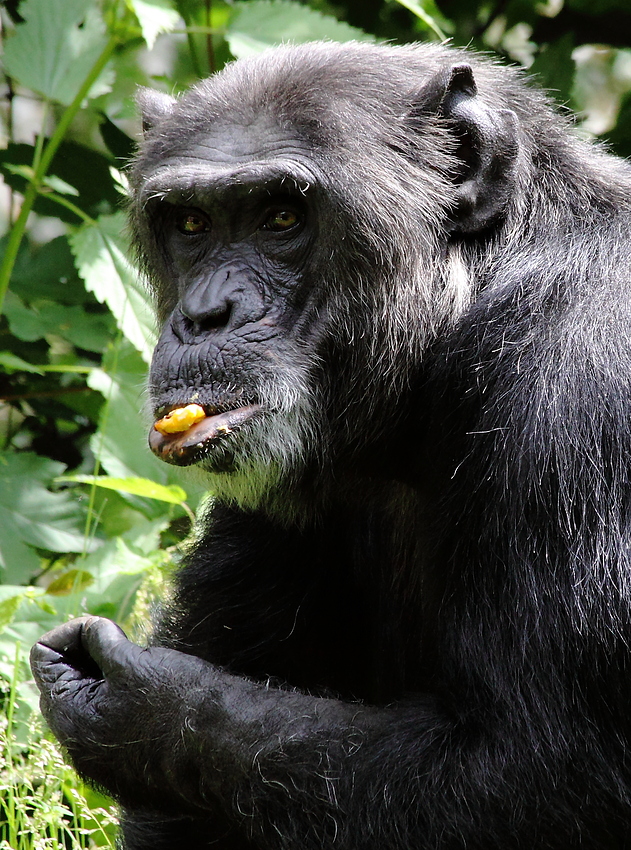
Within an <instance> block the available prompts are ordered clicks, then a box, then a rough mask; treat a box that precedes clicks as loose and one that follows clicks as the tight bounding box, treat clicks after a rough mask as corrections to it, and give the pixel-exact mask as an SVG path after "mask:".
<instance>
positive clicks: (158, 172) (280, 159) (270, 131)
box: [136, 116, 317, 202]
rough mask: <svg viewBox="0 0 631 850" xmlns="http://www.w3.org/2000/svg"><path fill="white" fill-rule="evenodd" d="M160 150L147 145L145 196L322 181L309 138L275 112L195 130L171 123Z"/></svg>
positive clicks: (140, 185)
mask: <svg viewBox="0 0 631 850" xmlns="http://www.w3.org/2000/svg"><path fill="white" fill-rule="evenodd" d="M158 147H159V152H158V151H156V152H155V155H152V150H151V147H150V146H148V148H147V149H145V153H144V156H143V159H144V162H143V163H139V165H140V170H141V172H142V179H140V180H137V181H136V185H137V189H138V193H139V195H140V198H139V200H141V202H142V201H146V200H149V199H156V198H163V199H170V200H173V201H176V202H177V201H179V202H185V201H186V199H187V198H188V197H192V196H195V197H197V198H201V197H203V196H204V195H205V194H206V193H209V194H212V195H213V196H214V197H217V196H218V195H222V194H226V193H231V194H235V192H237V193H238V192H241V193H243V194H247V193H248V192H250V191H253V190H254V189H266V190H267V191H269V192H270V193H272V192H278V191H290V192H296V191H297V192H300V193H306V192H307V191H308V190H309V188H311V187H312V186H313V185H314V184H315V182H316V181H317V174H316V172H317V166H316V164H315V162H314V161H313V156H312V154H313V152H312V151H311V150H310V149H309V145H308V144H307V142H306V141H304V140H301V139H300V138H298V137H297V136H296V134H295V133H294V132H293V131H292V130H290V129H288V128H283V127H281V126H280V124H279V123H278V122H277V121H274V120H273V119H272V118H270V117H269V116H258V117H257V118H256V119H255V120H253V121H251V122H248V123H245V122H239V121H236V122H235V121H223V120H221V119H220V120H217V121H215V122H213V123H212V124H206V125H203V126H200V127H199V128H197V130H196V131H195V132H191V131H190V128H189V132H187V133H186V134H181V135H180V134H178V133H177V132H173V129H172V128H171V127H170V128H169V132H166V133H163V134H162V135H161V136H160V138H159V144H158Z"/></svg>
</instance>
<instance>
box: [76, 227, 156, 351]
mask: <svg viewBox="0 0 631 850" xmlns="http://www.w3.org/2000/svg"><path fill="white" fill-rule="evenodd" d="M124 233H125V218H124V216H123V215H122V213H117V214H115V215H111V216H102V217H101V218H100V219H99V220H98V221H97V222H96V223H95V224H94V225H92V224H84V225H83V226H82V227H80V228H79V229H78V231H77V232H76V233H75V234H73V235H72V236H71V237H70V245H71V248H72V251H73V253H74V255H75V260H76V264H77V268H78V270H79V274H80V275H81V277H82V278H83V280H84V281H85V285H86V288H87V289H88V290H89V291H90V292H93V293H94V295H95V296H96V298H97V299H98V300H99V301H101V302H104V303H106V304H107V306H108V307H109V308H110V310H111V311H112V314H113V315H114V318H115V319H116V322H117V324H118V327H119V328H120V329H121V331H122V332H123V333H124V334H125V336H126V337H127V339H128V340H129V341H130V342H131V343H132V344H133V345H134V347H135V348H136V349H137V350H138V351H139V352H140V354H141V355H142V357H143V359H144V360H145V362H147V363H148V362H150V360H151V352H152V351H153V348H154V346H155V343H156V339H157V337H156V324H155V317H154V314H153V310H152V306H151V300H150V298H149V294H148V292H147V289H146V287H145V286H144V285H143V283H142V282H141V280H140V277H139V275H138V273H137V271H136V269H135V268H134V267H133V266H132V264H131V263H130V262H129V260H128V259H127V253H128V246H127V243H126V240H125V238H124Z"/></svg>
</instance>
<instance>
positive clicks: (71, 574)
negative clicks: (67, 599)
mask: <svg viewBox="0 0 631 850" xmlns="http://www.w3.org/2000/svg"><path fill="white" fill-rule="evenodd" d="M93 581H94V576H93V575H92V573H89V572H87V570H75V569H73V570H66V572H65V573H62V574H61V575H59V576H57V578H56V579H54V581H52V582H51V583H50V584H49V585H48V587H47V588H46V592H47V593H50V594H51V596H68V594H70V593H77V592H78V591H81V590H85V589H86V587H89V586H90V585H91V584H92V583H93Z"/></svg>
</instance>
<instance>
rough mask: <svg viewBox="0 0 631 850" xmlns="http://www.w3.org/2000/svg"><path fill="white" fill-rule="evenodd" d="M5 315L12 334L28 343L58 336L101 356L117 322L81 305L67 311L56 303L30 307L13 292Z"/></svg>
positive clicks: (5, 305)
mask: <svg viewBox="0 0 631 850" xmlns="http://www.w3.org/2000/svg"><path fill="white" fill-rule="evenodd" d="M4 313H5V315H6V317H7V319H8V320H9V326H10V328H11V333H12V334H13V335H14V336H16V337H17V338H18V339H21V340H24V341H25V342H35V341H36V340H38V339H43V338H45V337H46V336H48V335H49V334H56V335H57V336H60V337H62V339H67V340H69V341H70V342H71V343H72V344H73V345H76V346H77V347H78V348H83V349H85V350H86V351H98V352H100V351H103V349H104V348H105V347H106V346H107V344H108V342H109V341H110V340H111V338H112V332H113V330H114V322H113V321H112V318H111V316H110V315H109V314H107V313H88V312H86V311H85V310H84V309H83V307H80V306H79V305H74V306H72V307H68V306H66V305H64V304H55V303H54V302H53V301H40V302H39V303H38V304H36V305H33V306H32V307H27V306H26V305H25V304H24V303H23V302H22V301H21V300H20V298H18V296H17V295H15V293H13V292H11V291H9V292H8V293H7V296H6V299H5V302H4ZM31 371H33V369H31ZM75 371H76V370H75ZM83 371H85V370H83Z"/></svg>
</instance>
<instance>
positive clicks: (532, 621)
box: [33, 44, 631, 850]
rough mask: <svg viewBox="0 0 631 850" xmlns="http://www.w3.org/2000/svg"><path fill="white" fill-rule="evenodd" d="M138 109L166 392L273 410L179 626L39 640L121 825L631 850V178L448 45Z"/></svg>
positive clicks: (276, 842)
mask: <svg viewBox="0 0 631 850" xmlns="http://www.w3.org/2000/svg"><path fill="white" fill-rule="evenodd" d="M141 104H142V106H143V113H144V124H145V127H146V128H147V136H146V140H145V142H144V144H143V145H142V147H141V150H140V152H139V155H138V159H137V162H136V164H135V166H134V169H133V172H132V175H131V182H132V187H133V199H132V203H131V220H132V225H133V228H134V232H135V234H136V242H137V245H138V250H139V254H140V256H141V258H142V260H143V262H144V264H145V266H146V269H147V272H148V275H149V277H150V279H151V281H152V285H153V286H154V288H155V292H156V297H157V303H158V305H159V309H160V313H161V316H162V319H163V321H164V331H163V335H162V338H161V340H160V342H159V344H158V347H157V350H156V356H155V359H154V366H153V369H152V375H151V380H150V389H151V393H152V399H153V407H154V412H155V415H156V417H157V416H161V415H162V414H163V413H164V411H165V410H168V409H169V408H171V407H174V406H176V405H181V404H186V403H188V402H192V401H197V402H198V403H200V404H201V405H203V406H204V408H205V410H206V412H207V413H209V414H211V415H216V416H219V414H221V413H222V412H223V411H231V412H232V411H235V410H245V411H246V413H245V414H243V418H242V420H240V421H239V424H238V425H235V426H234V427H232V426H231V427H230V428H228V429H227V432H226V433H223V432H222V434H221V435H216V436H214V437H213V438H212V439H210V440H207V441H206V442H205V443H203V445H200V446H195V447H194V448H193V449H191V450H188V449H187V450H186V451H185V452H183V453H182V454H181V455H179V454H176V453H175V452H174V451H173V450H172V448H171V446H172V444H171V443H169V442H168V441H166V443H165V445H166V448H165V445H163V444H162V443H161V444H160V447H159V448H158V449H156V450H159V451H164V454H165V456H166V459H168V460H170V461H172V462H182V463H188V462H195V463H200V464H201V465H202V466H203V467H204V468H205V469H206V471H207V472H208V474H209V476H210V481H211V486H212V488H213V489H214V491H215V492H216V493H217V500H216V503H215V506H214V507H213V509H212V511H211V512H210V514H209V516H208V517H207V518H206V519H205V520H204V522H203V523H202V527H201V530H200V535H199V539H198V542H197V543H196V545H195V547H194V548H193V550H192V551H191V552H190V554H189V556H188V558H187V561H186V564H185V566H184V568H183V569H182V571H181V572H180V574H179V576H178V578H177V583H176V589H175V595H174V599H173V602H172V604H171V605H170V607H169V609H168V610H167V611H166V612H165V614H164V617H163V620H162V623H161V625H160V626H159V628H158V630H157V633H156V638H155V645H153V646H151V647H150V648H148V649H145V650H141V649H140V648H138V647H136V646H135V645H134V644H132V643H130V642H129V641H127V640H126V639H125V638H124V637H123V636H122V635H121V634H120V632H118V631H117V630H116V629H115V627H114V626H113V625H111V624H109V623H108V622H107V621H103V620H98V619H88V620H85V619H84V620H80V621H75V622H73V623H70V624H66V625H65V626H62V627H60V629H59V630H57V631H55V632H52V633H49V635H47V636H44V638H42V641H41V642H40V643H39V644H37V646H36V647H35V648H34V650H33V667H34V672H35V675H36V677H37V678H38V681H39V685H40V688H41V690H42V695H43V696H42V708H43V710H44V713H45V715H46V716H47V718H48V720H49V723H50V724H51V727H52V728H53V730H54V731H55V732H56V734H57V735H58V736H59V737H60V739H61V740H62V742H63V743H64V744H65V745H66V747H67V748H68V750H69V752H70V754H71V756H72V758H73V760H74V762H75V764H76V765H77V767H78V769H79V770H80V771H81V772H82V773H83V774H84V775H85V776H86V777H88V778H90V779H92V780H93V781H95V782H96V783H98V784H100V785H102V786H104V787H105V788H107V789H108V790H109V791H110V792H111V793H113V794H114V795H116V796H117V797H118V799H119V800H120V801H121V802H122V804H123V806H124V807H125V808H126V809H127V810H128V815H127V817H126V819H125V824H124V827H123V833H124V835H125V842H126V847H127V848H129V850H142V848H179V847H184V846H186V847H221V848H226V850H246V848H257V850H263V849H264V848H265V850H289V848H291V850H298V848H300V850H322V848H328V847H331V848H340V850H412V848H418V850H421V848H422V850H456V848H458V850H464V848H466V850H544V848H546V849H547V850H574V848H583V849H584V850H624V848H629V847H631V796H630V791H631V761H630V756H629V755H628V747H629V744H630V735H631V727H630V722H629V717H630V716H631V699H630V696H631V684H630V682H631V670H630V669H629V668H630V660H631V654H630V641H631V298H630V286H631V272H630V269H631V243H630V224H631V215H630V212H631V169H630V168H629V166H628V165H627V164H625V163H623V162H621V161H618V160H616V159H614V158H612V157H610V156H608V155H607V154H606V153H603V152H602V151H600V150H599V149H598V148H596V147H594V146H591V145H589V144H587V143H585V142H583V141H579V140H578V139H577V138H576V137H575V136H574V135H573V133H572V132H571V131H570V129H568V126H567V124H566V122H565V121H564V120H563V119H561V118H560V117H558V116H557V115H556V114H555V113H554V112H553V111H552V110H551V109H550V107H549V106H548V105H547V103H546V101H545V99H544V98H543V96H542V95H541V94H540V93H538V92H537V91H536V90H533V89H532V88H531V87H530V86H529V85H528V84H527V83H526V82H524V81H523V80H522V79H521V77H520V75H519V74H518V73H517V72H515V71H513V70H510V69H506V68H501V67H496V66H494V65H492V64H491V63H489V62H488V61H486V60H483V59H480V58H478V57H476V56H473V55H470V54H468V53H463V52H458V51H456V50H453V49H450V48H445V47H436V46H427V45H426V46H418V47H403V48H393V47H375V46H366V45H343V46H342V45H333V44H327V45H324V44H313V45H306V46H302V47H296V48H280V49H278V50H276V51H272V52H270V53H269V54H266V55H264V56H263V57H260V58H255V59H252V60H248V61H245V62H239V63H236V64H235V65H232V66H230V67H228V68H227V69H226V70H225V71H224V72H223V73H221V74H219V75H218V76H216V77H214V78H212V79H210V80H208V81H206V82H203V83H201V84H200V85H199V86H197V87H196V88H195V89H193V90H192V91H190V92H189V93H188V94H186V95H185V96H184V97H183V98H182V99H181V100H180V101H178V102H175V101H172V100H171V99H169V98H164V97H162V96H158V95H155V93H153V94H151V93H145V94H143V95H142V96H141ZM272 172H274V173H275V174H276V177H275V182H274V183H273V184H271V183H270V184H266V183H265V182H264V181H265V180H267V179H268V178H269V179H271V174H272ZM266 186H267V188H265V187H266ZM274 204H275V205H276V206H274ZM270 205H271V206H270ZM279 205H280V206H279ZM183 207H184V208H185V210H190V209H192V210H193V213H192V215H193V221H194V223H195V227H197V226H198V225H199V224H200V221H201V225H200V227H202V225H203V227H202V229H201V230H200V232H199V233H197V234H193V235H191V234H188V235H187V234H186V233H184V234H182V233H180V232H178V230H177V227H176V225H177V224H178V223H179V226H180V228H182V227H184V226H189V224H190V222H188V221H187V222H185V225H183V224H182V221H183V219H182V208H183ZM272 207H273V209H276V210H278V209H282V210H283V213H286V212H287V210H289V211H290V213H291V214H292V215H293V214H296V216H297V221H298V224H297V226H296V229H295V230H290V231H288V232H287V233H284V232H281V233H280V234H279V233H277V232H275V231H274V230H270V228H269V227H268V224H269V222H270V221H271V219H270V215H271V213H270V209H271V208H272ZM272 212H273V210H272ZM229 415H233V414H232V413H230V414H229ZM213 421H215V420H213ZM216 421H219V420H216ZM156 445H157V444H154V448H155V447H156ZM95 665H96V666H95Z"/></svg>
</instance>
